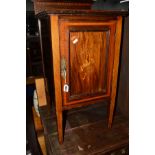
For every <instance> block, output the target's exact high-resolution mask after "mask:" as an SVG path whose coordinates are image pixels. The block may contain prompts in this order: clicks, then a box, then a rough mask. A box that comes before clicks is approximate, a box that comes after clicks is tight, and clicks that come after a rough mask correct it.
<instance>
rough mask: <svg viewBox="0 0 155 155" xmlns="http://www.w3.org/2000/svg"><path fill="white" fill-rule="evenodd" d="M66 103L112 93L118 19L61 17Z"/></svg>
mask: <svg viewBox="0 0 155 155" xmlns="http://www.w3.org/2000/svg"><path fill="white" fill-rule="evenodd" d="M59 24H60V26H59V33H60V55H61V80H62V81H61V84H62V94H63V104H64V105H69V104H76V103H79V102H88V101H96V100H102V99H104V98H107V97H109V96H110V87H111V75H112V67H113V53H114V43H115V30H116V20H105V21H104V20H101V19H98V20H94V19H91V18H89V20H88V19H87V18H85V19H84V18H82V20H81V19H80V18H76V17H73V18H72V19H68V20H67V19H66V18H65V19H63V18H62V19H60V21H59Z"/></svg>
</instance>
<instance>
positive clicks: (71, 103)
mask: <svg viewBox="0 0 155 155" xmlns="http://www.w3.org/2000/svg"><path fill="white" fill-rule="evenodd" d="M58 5H59V4H58ZM36 7H37V6H36ZM44 9H45V10H44V11H45V12H44V13H46V15H47V16H48V18H47V19H48V20H49V27H50V35H51V36H50V45H51V47H50V52H51V57H52V60H51V65H52V66H53V67H52V68H53V77H54V80H53V81H54V102H55V107H56V115H57V125H58V139H59V143H60V144H62V142H63V131H64V129H63V122H64V121H63V111H64V110H68V109H71V108H77V107H82V106H86V105H89V104H96V102H99V101H104V100H106V101H109V118H108V127H109V128H111V126H112V121H113V115H114V109H115V98H116V91H117V77H118V67H119V54H120V44H121V31H122V14H124V13H125V12H124V11H122V12H121V11H119V12H116V11H115V12H113V11H94V10H86V9H85V10H73V9H68V10H64V9H62V8H61V9H59V11H58V10H57V9H51V8H50V7H49V9H50V10H46V9H47V8H46V7H45V8H44ZM55 11H56V12H55ZM36 13H37V12H36ZM47 16H46V17H47ZM39 17H40V18H44V17H43V16H42V14H39ZM49 27H47V28H49ZM45 30H46V28H45V29H44V31H45ZM42 36H43V35H42ZM42 47H43V45H42ZM42 50H43V52H44V53H46V52H47V51H48V50H49V49H46V48H43V49H42ZM44 60H45V59H44ZM45 61H46V60H45ZM47 67H48V66H47ZM51 84H53V82H51Z"/></svg>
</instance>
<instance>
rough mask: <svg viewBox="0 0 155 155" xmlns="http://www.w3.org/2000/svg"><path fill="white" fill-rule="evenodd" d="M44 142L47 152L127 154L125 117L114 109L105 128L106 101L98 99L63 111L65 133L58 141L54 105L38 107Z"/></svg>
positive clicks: (56, 154)
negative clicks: (89, 104)
mask: <svg viewBox="0 0 155 155" xmlns="http://www.w3.org/2000/svg"><path fill="white" fill-rule="evenodd" d="M40 111H41V118H42V123H43V127H44V134H45V143H46V146H47V148H46V149H47V154H49V155H101V154H107V155H108V154H109V155H119V154H128V144H129V135H128V132H129V131H128V129H129V128H128V119H127V118H125V117H124V116H123V115H122V114H121V113H120V112H119V111H117V112H116V114H115V117H114V122H113V127H112V128H111V129H108V128H107V105H106V104H102V103H99V104H97V105H91V106H88V107H85V108H79V109H74V110H69V111H68V112H67V113H65V117H66V118H65V120H66V124H65V133H64V142H63V144H62V145H60V144H59V143H58V139H57V126H56V117H55V113H54V109H52V108H51V110H50V111H48V110H47V107H43V108H42V109H41V110H40Z"/></svg>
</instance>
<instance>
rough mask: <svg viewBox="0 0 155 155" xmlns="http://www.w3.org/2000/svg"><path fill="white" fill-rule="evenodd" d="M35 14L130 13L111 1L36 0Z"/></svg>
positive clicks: (115, 14)
mask: <svg viewBox="0 0 155 155" xmlns="http://www.w3.org/2000/svg"><path fill="white" fill-rule="evenodd" d="M34 9H35V14H36V15H37V16H38V17H40V16H43V15H52V14H57V15H62V14H63V15H96V16H98V15H113V16H118V15H122V16H123V15H128V9H126V8H124V7H121V6H119V4H118V3H117V4H111V3H95V2H94V3H93V2H92V1H91V0H86V1H82V0H76V1H69V0H67V1H54V0H35V2H34Z"/></svg>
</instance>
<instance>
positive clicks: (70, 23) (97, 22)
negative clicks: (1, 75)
mask: <svg viewBox="0 0 155 155" xmlns="http://www.w3.org/2000/svg"><path fill="white" fill-rule="evenodd" d="M116 23H117V22H116V20H115V19H104V18H95V19H94V18H92V19H91V18H90V17H89V18H88V17H85V18H84V17H83V18H82V20H81V19H78V17H77V16H75V17H72V18H71V19H70V18H68V19H67V18H60V20H59V39H60V57H61V58H65V59H66V62H67V63H66V69H67V70H66V72H67V75H69V73H70V71H69V69H70V66H69V64H70V62H69V60H70V59H69V52H70V51H69V42H70V40H69V34H70V31H78V30H79V31H94V32H95V31H105V30H106V29H108V30H109V31H110V37H109V38H110V39H109V51H108V66H107V67H108V75H107V81H106V83H107V90H106V92H104V93H100V94H99V93H98V94H96V95H95V94H94V95H93V96H92V95H88V96H85V97H83V98H82V97H81V98H78V97H77V98H73V99H71V98H70V93H69V92H63V86H64V84H65V83H69V81H70V80H69V76H67V77H66V82H65V80H63V78H62V77H61V90H62V98H63V99H62V102H63V103H62V104H63V105H64V106H68V105H73V104H80V103H83V104H84V103H86V102H96V101H102V100H103V99H106V98H110V90H111V79H112V68H113V59H114V51H115V49H114V47H115V32H116ZM62 36H63V37H62ZM61 58H60V59H61Z"/></svg>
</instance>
